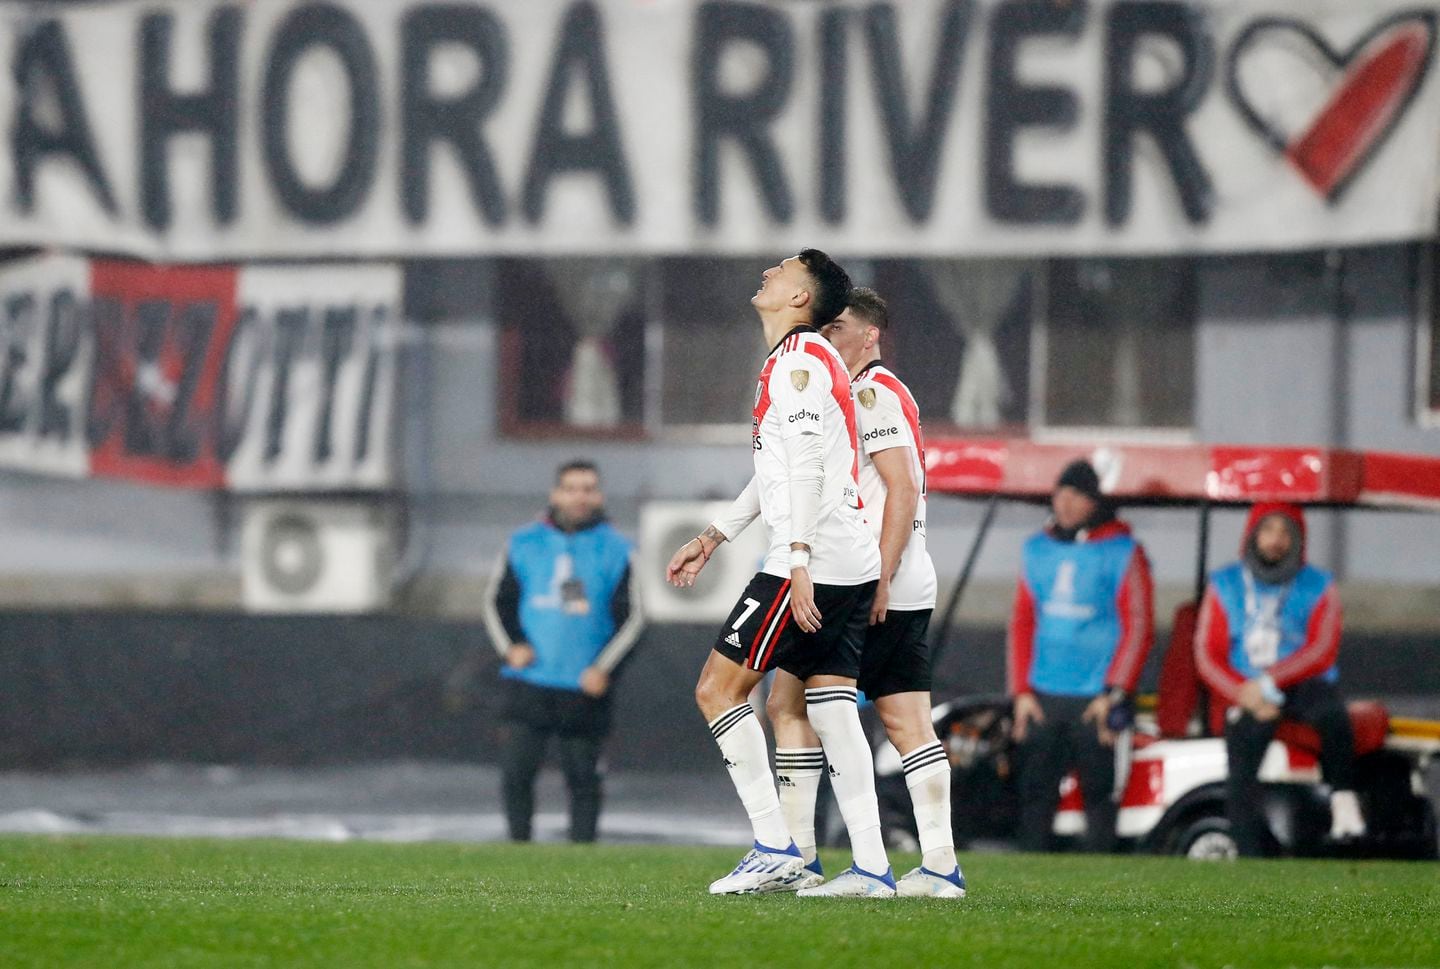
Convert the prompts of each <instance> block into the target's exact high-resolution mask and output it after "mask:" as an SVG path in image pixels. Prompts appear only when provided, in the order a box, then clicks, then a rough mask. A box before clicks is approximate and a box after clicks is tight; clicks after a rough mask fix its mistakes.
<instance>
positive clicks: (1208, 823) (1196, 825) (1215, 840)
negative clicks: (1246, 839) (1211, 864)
mask: <svg viewBox="0 0 1440 969" xmlns="http://www.w3.org/2000/svg"><path fill="white" fill-rule="evenodd" d="M1175 844H1176V847H1177V848H1178V849H1179V850H1178V851H1177V854H1181V855H1184V856H1185V857H1186V858H1194V859H1196V860H1197V861H1229V860H1230V859H1233V858H1236V857H1239V855H1240V849H1239V848H1238V846H1236V844H1235V837H1234V835H1232V834H1231V833H1230V822H1229V821H1227V820H1226V819H1225V818H1217V817H1204V818H1197V819H1196V820H1194V821H1192V822H1191V823H1190V824H1189V825H1188V826H1187V827H1186V828H1185V830H1183V831H1181V832H1180V837H1178V838H1176V839H1175Z"/></svg>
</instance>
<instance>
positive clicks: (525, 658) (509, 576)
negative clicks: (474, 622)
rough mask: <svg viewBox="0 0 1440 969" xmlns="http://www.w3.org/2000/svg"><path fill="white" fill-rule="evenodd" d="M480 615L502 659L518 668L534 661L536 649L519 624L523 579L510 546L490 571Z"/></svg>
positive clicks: (501, 553)
mask: <svg viewBox="0 0 1440 969" xmlns="http://www.w3.org/2000/svg"><path fill="white" fill-rule="evenodd" d="M481 618H482V619H483V620H484V622H485V632H486V633H488V634H489V636H490V642H491V644H492V645H494V647H495V652H497V653H499V654H500V659H501V661H502V662H504V663H506V664H508V665H509V666H511V667H514V668H515V669H523V668H524V667H526V666H529V665H530V664H531V663H533V662H535V650H534V649H533V648H532V647H531V646H530V644H529V643H528V642H526V641H525V630H524V629H522V628H521V626H520V579H519V577H518V576H516V574H515V566H514V565H512V564H511V562H510V549H509V547H508V546H507V547H506V548H505V549H504V550H502V551H501V552H500V555H499V557H498V558H497V559H496V560H495V568H494V569H493V570H492V571H491V573H490V585H489V587H488V589H487V590H486V595H485V600H484V608H483V610H482V617H481Z"/></svg>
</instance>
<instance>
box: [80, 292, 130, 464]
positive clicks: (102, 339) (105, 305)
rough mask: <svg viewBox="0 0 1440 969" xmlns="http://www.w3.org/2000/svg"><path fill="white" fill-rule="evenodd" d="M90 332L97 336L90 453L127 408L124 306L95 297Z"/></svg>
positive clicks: (88, 427)
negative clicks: (123, 342)
mask: <svg viewBox="0 0 1440 969" xmlns="http://www.w3.org/2000/svg"><path fill="white" fill-rule="evenodd" d="M90 313H91V329H92V332H93V333H94V334H95V355H94V356H93V357H92V358H91V361H90V387H89V394H88V395H87V396H88V398H89V400H90V405H89V407H90V412H89V414H88V416H87V417H86V420H85V440H86V443H87V444H88V445H89V447H90V450H92V451H93V450H95V449H97V448H99V447H100V446H101V445H102V444H104V443H105V441H106V440H107V439H108V438H109V437H110V433H111V431H113V430H114V428H115V419H116V418H117V417H118V416H119V415H120V413H121V409H122V408H124V407H125V401H126V395H127V392H128V391H127V388H126V386H125V381H124V373H125V367H124V357H125V350H124V348H123V346H122V341H123V339H124V333H125V307H124V305H123V304H122V303H121V302H120V301H119V300H118V299H115V298H114V297H112V296H95V297H93V298H92V299H91V301H90Z"/></svg>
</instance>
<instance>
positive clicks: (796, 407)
mask: <svg viewBox="0 0 1440 969" xmlns="http://www.w3.org/2000/svg"><path fill="white" fill-rule="evenodd" d="M829 395H830V374H829V372H828V371H827V370H826V369H825V367H824V365H823V364H822V363H821V362H820V361H819V360H818V359H816V358H815V357H814V356H813V355H811V354H809V353H804V352H799V351H792V352H790V353H786V354H784V355H782V356H780V357H778V358H776V360H775V366H774V368H773V369H771V371H770V406H771V407H773V408H774V410H775V419H776V421H777V423H778V424H779V426H780V437H781V438H782V439H784V438H791V437H795V436H796V435H797V434H820V433H823V432H824V429H825V416H824V415H825V401H826V399H827V398H828V397H829Z"/></svg>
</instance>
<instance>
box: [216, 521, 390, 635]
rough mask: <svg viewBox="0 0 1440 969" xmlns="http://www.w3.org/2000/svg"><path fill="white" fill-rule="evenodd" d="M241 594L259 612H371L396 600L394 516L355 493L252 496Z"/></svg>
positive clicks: (243, 542) (244, 533) (243, 535)
mask: <svg viewBox="0 0 1440 969" xmlns="http://www.w3.org/2000/svg"><path fill="white" fill-rule="evenodd" d="M240 547H241V555H242V558H243V564H242V568H241V597H242V601H243V602H244V605H245V608H246V609H247V610H249V611H251V612H345V613H359V612H369V611H372V610H375V609H381V608H383V607H385V606H386V605H387V604H388V603H389V601H390V592H391V579H392V575H393V572H394V567H395V529H394V522H393V515H392V514H391V512H390V510H389V509H388V508H386V507H385V506H383V505H381V504H379V503H376V502H368V501H357V500H353V499H343V500H341V499H337V500H318V499H303V500H301V499H293V500H288V499H261V500H256V501H252V502H250V503H248V504H247V505H246V508H245V517H244V525H243V528H242V531H241V539H240Z"/></svg>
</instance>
